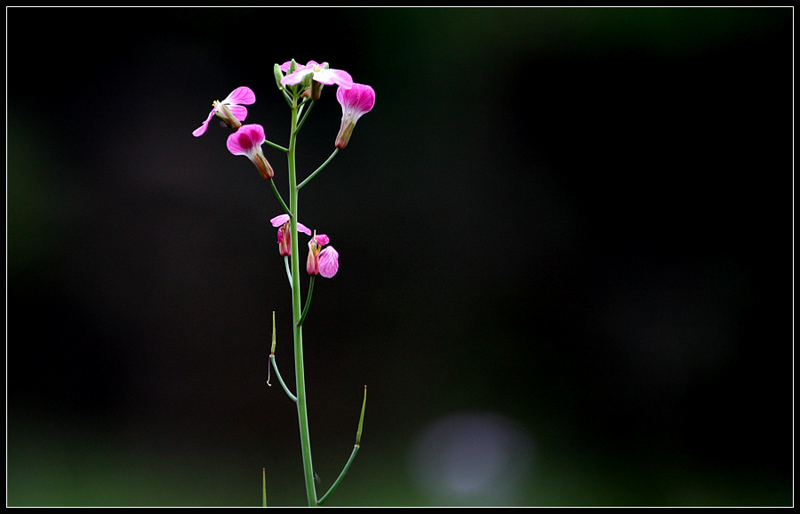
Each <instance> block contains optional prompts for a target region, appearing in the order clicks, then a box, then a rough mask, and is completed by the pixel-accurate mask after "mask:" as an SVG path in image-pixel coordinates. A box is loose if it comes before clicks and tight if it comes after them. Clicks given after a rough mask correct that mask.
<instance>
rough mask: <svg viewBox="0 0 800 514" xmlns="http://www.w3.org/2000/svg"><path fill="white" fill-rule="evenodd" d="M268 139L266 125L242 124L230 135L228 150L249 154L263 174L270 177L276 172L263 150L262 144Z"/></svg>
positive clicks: (237, 153) (239, 153) (266, 177)
mask: <svg viewBox="0 0 800 514" xmlns="http://www.w3.org/2000/svg"><path fill="white" fill-rule="evenodd" d="M266 140H267V138H266V136H264V127H262V126H261V125H258V124H252V125H242V126H241V127H239V130H237V131H236V132H234V133H233V134H231V135H230V136H228V150H230V152H231V153H232V154H233V155H244V156H247V158H248V159H250V160H251V161H253V164H255V165H256V168H258V172H259V173H261V176H262V177H264V178H265V179H270V178H272V177H273V176H274V175H275V173H274V172H273V171H272V166H270V165H269V162H267V158H266V157H264V152H262V151H261V145H262V144H264V141H266Z"/></svg>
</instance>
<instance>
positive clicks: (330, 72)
mask: <svg viewBox="0 0 800 514" xmlns="http://www.w3.org/2000/svg"><path fill="white" fill-rule="evenodd" d="M290 65H291V61H289V62H285V63H283V64H282V65H281V70H282V71H284V72H286V71H288V70H289V66H290ZM309 73H310V74H312V79H313V80H314V81H315V82H319V83H320V84H325V85H328V86H331V85H333V84H338V85H339V87H343V88H345V89H349V88H350V87H352V86H353V78H352V77H351V76H350V74H349V73H347V72H346V71H343V70H335V69H333V68H328V63H327V62H323V63H322V64H318V63H317V62H316V61H308V64H306V65H305V66H300V67H299V68H297V69H296V70H294V71H293V72H292V73H290V74H288V75H286V76H285V77H283V78H282V79H281V84H283V85H285V86H286V85H288V86H293V85H296V84H299V83H300V82H302V81H303V77H305V76H306V75H308V74H309Z"/></svg>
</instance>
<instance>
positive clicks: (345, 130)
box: [336, 84, 375, 149]
mask: <svg viewBox="0 0 800 514" xmlns="http://www.w3.org/2000/svg"><path fill="white" fill-rule="evenodd" d="M336 99H337V100H339V103H340V104H342V125H341V127H339V134H338V135H337V136H336V148H339V149H343V148H344V147H346V146H347V142H348V141H350V136H351V135H352V134H353V129H354V128H355V126H356V122H357V121H358V119H359V118H360V117H361V116H363V115H364V114H366V113H368V112H369V111H371V110H372V108H373V107H374V106H375V90H374V89H372V88H371V87H369V86H367V85H364V84H353V87H351V88H350V89H343V88H341V87H340V88H339V89H337V90H336Z"/></svg>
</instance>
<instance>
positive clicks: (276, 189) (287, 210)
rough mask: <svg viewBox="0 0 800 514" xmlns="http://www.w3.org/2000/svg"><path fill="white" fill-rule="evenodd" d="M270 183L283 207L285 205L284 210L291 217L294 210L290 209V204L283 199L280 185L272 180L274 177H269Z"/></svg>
mask: <svg viewBox="0 0 800 514" xmlns="http://www.w3.org/2000/svg"><path fill="white" fill-rule="evenodd" d="M269 185H270V186H272V192H273V193H275V196H276V197H277V198H278V201H279V202H280V203H281V207H283V210H284V212H286V214H288V215H289V216H290V217H291V215H292V211H290V210H289V206H288V205H286V202H284V201H283V197H282V196H281V193H280V191H278V186H276V185H275V181H274V180H272V178H270V179H269Z"/></svg>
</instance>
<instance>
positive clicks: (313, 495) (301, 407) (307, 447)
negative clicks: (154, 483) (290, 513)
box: [288, 96, 317, 507]
mask: <svg viewBox="0 0 800 514" xmlns="http://www.w3.org/2000/svg"><path fill="white" fill-rule="evenodd" d="M296 131H297V96H294V100H293V103H292V132H291V135H290V137H289V152H288V159H289V210H290V211H292V212H291V214H292V215H291V237H292V240H291V243H292V330H293V333H294V370H295V379H296V381H297V418H298V422H299V425H300V448H301V451H302V453H303V474H304V476H305V482H306V497H307V499H308V506H309V507H315V506H316V505H317V490H316V486H315V484H314V467H313V465H312V464H311V436H310V434H309V431H308V408H307V407H306V380H305V371H304V366H303V328H302V326H301V325H300V324H299V323H298V322H299V321H300V315H301V313H302V300H301V298H300V296H301V295H300V251H299V248H298V244H297V242H298V240H299V239H298V237H297V217H298V210H297V196H298V189H297V169H296V168H295V150H296V148H295V145H296V143H297V134H296Z"/></svg>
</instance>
